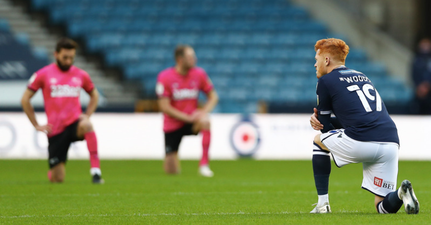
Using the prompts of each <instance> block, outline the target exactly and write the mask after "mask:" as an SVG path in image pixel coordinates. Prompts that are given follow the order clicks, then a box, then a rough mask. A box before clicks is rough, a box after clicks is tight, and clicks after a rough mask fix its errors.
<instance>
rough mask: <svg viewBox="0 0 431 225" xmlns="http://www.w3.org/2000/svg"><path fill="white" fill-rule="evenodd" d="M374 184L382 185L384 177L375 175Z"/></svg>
mask: <svg viewBox="0 0 431 225" xmlns="http://www.w3.org/2000/svg"><path fill="white" fill-rule="evenodd" d="M374 185H376V186H377V187H382V185H383V179H381V178H378V177H374Z"/></svg>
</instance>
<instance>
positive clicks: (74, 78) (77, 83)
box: [72, 77, 82, 86]
mask: <svg viewBox="0 0 431 225" xmlns="http://www.w3.org/2000/svg"><path fill="white" fill-rule="evenodd" d="M72 83H74V84H75V85H77V86H81V84H82V81H81V79H79V78H78V77H72Z"/></svg>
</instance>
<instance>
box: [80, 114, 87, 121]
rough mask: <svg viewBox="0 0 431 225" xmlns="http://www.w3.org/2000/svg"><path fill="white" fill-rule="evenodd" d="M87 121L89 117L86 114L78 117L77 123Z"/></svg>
mask: <svg viewBox="0 0 431 225" xmlns="http://www.w3.org/2000/svg"><path fill="white" fill-rule="evenodd" d="M88 119H89V117H88V116H87V115H86V114H81V115H79V121H81V120H88Z"/></svg>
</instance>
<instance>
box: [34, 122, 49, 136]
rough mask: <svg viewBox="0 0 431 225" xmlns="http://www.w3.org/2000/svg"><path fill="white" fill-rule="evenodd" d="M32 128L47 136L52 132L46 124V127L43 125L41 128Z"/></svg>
mask: <svg viewBox="0 0 431 225" xmlns="http://www.w3.org/2000/svg"><path fill="white" fill-rule="evenodd" d="M34 128H36V130H37V131H42V132H44V133H46V134H49V133H51V132H52V125H51V124H47V125H43V126H39V125H37V126H35V127H34Z"/></svg>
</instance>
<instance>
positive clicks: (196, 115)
mask: <svg viewBox="0 0 431 225" xmlns="http://www.w3.org/2000/svg"><path fill="white" fill-rule="evenodd" d="M205 118H206V113H205V112H203V111H202V110H199V109H197V110H195V111H194V112H193V114H192V122H193V123H195V122H199V121H201V120H203V119H205Z"/></svg>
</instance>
